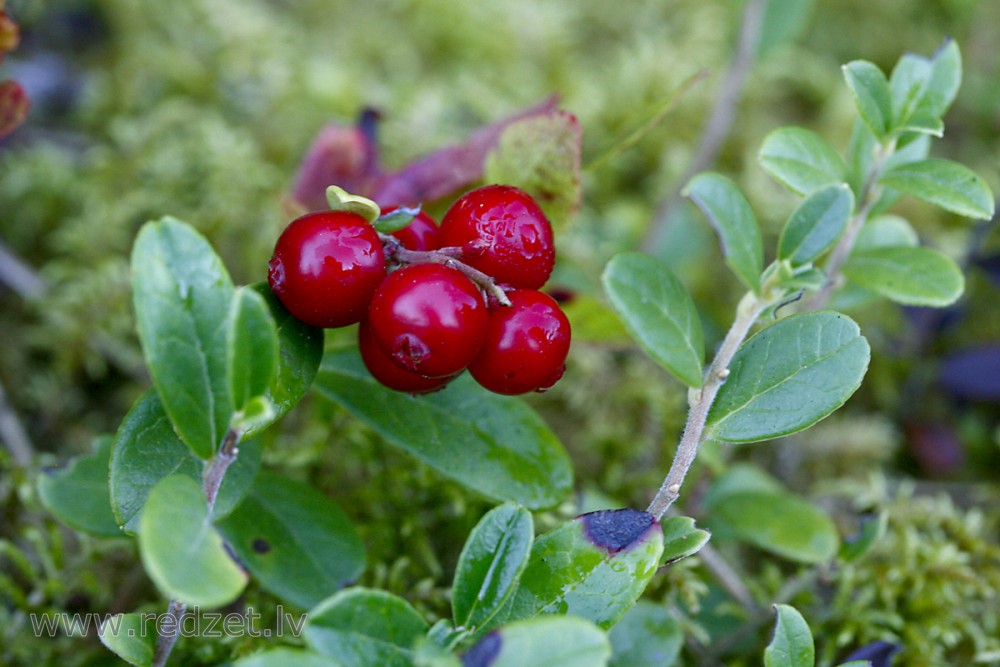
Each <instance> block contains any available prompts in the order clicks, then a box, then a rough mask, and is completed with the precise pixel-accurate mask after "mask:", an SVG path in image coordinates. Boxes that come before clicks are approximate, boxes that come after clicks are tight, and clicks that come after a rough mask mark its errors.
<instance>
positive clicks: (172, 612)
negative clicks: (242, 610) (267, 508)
mask: <svg viewBox="0 0 1000 667" xmlns="http://www.w3.org/2000/svg"><path fill="white" fill-rule="evenodd" d="M242 435H243V434H242V433H241V432H240V430H239V429H235V428H232V427H230V428H229V430H228V431H226V435H225V437H224V438H223V439H222V445H220V446H219V450H218V451H217V452H216V453H215V456H213V457H212V460H211V461H209V462H208V463H207V464H206V465H205V472H204V473H203V474H202V490H203V491H204V492H205V500H206V501H207V502H208V515H209V518H211V516H212V511H213V510H214V509H215V499H216V498H217V497H218V495H219V489H220V488H221V487H222V482H223V480H224V479H225V477H226V471H227V470H229V466H231V465H232V464H233V463H234V462H235V461H236V456H237V455H238V454H239V453H240V450H239V444H240V438H241V437H242ZM186 614H187V605H186V604H185V603H183V602H181V601H180V600H177V599H176V598H171V600H170V603H169V605H168V606H167V615H168V616H170V618H171V624H170V626H168V627H169V628H170V630H171V632H166V633H161V634H160V635H159V637H158V639H157V642H156V654H155V655H154V657H153V663H152V667H163V666H164V665H166V664H167V660H168V659H169V658H170V652H171V651H173V648H174V644H175V643H177V635H178V632H179V631H180V627H181V622H182V621H183V620H184V616H185V615H186Z"/></svg>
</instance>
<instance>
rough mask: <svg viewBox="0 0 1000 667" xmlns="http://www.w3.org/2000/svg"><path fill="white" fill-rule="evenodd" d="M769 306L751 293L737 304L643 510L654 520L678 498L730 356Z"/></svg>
mask: <svg viewBox="0 0 1000 667" xmlns="http://www.w3.org/2000/svg"><path fill="white" fill-rule="evenodd" d="M773 305H774V304H773V302H772V301H771V300H769V299H764V298H760V297H758V296H757V295H756V294H754V293H753V292H748V293H747V294H746V296H744V297H743V300H742V301H740V305H739V306H738V307H737V309H736V319H735V320H734V321H733V325H732V326H731V327H730V328H729V332H728V333H727V334H726V337H725V338H724V339H723V341H722V345H721V346H720V347H719V351H718V352H717V353H716V355H715V359H714V360H712V364H711V365H710V366H709V367H708V370H707V371H706V372H705V379H704V383H703V384H702V387H701V389H697V390H692V392H691V400H690V403H691V407H690V410H689V411H688V418H687V423H686V424H685V425H684V434H683V435H682V436H681V441H680V444H679V445H678V446H677V453H676V454H675V455H674V461H673V463H672V464H671V466H670V471H669V472H668V473H667V477H666V479H664V480H663V484H662V485H661V486H660V490H659V491H657V492H656V496H654V497H653V500H652V502H651V503H650V504H649V508H648V509H647V510H646V511H647V512H649V513H650V514H652V515H653V516H654V517H656V518H657V519H659V518H660V517H662V516H663V513H664V512H666V511H667V509H669V508H670V506H671V505H672V504H673V502H674V501H675V500H677V498H678V497H679V496H680V492H681V484H683V483H684V478H685V477H687V473H688V470H690V468H691V465H692V464H693V463H694V459H695V457H696V456H697V454H698V448H699V447H700V446H701V441H702V436H704V434H705V423H706V421H707V420H708V411H709V410H710V409H711V407H712V403H713V402H715V396H716V395H717V394H718V393H719V389H720V388H721V387H722V384H723V383H724V382H725V381H726V377H728V375H729V362H731V361H732V360H733V355H735V354H736V351H737V350H738V349H739V347H740V344H742V343H743V341H744V339H746V337H747V334H748V333H749V332H750V328H751V327H752V326H753V325H754V323H755V322H756V321H757V318H759V317H760V316H761V315H762V314H763V313H764V311H765V310H767V309H768V308H769V307H771V306H773Z"/></svg>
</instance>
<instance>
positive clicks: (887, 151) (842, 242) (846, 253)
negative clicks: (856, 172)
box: [804, 140, 896, 311]
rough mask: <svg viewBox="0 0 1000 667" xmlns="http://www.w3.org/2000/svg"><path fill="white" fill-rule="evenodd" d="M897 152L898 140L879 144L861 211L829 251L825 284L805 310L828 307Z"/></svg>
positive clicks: (863, 190)
mask: <svg viewBox="0 0 1000 667" xmlns="http://www.w3.org/2000/svg"><path fill="white" fill-rule="evenodd" d="M895 149H896V142H895V140H892V141H890V142H889V143H888V144H886V145H879V146H878V147H877V148H876V152H875V155H874V159H873V160H872V165H871V168H870V169H869V170H868V173H867V174H866V176H865V182H864V183H863V184H862V186H861V192H860V194H859V196H858V212H857V213H855V214H854V216H853V217H852V218H851V219H850V221H848V223H847V227H846V228H844V233H843V234H841V235H840V239H839V240H838V241H837V245H836V247H834V249H833V250H832V251H831V252H830V257H829V259H827V262H826V264H825V265H824V267H823V270H824V271H825V272H826V284H825V285H823V287H822V288H821V289H820V291H819V292H817V293H816V295H815V296H813V297H812V298H811V299H809V301H808V302H807V303H806V305H805V308H804V310H806V311H810V310H820V309H822V308H825V307H826V304H827V302H828V301H829V300H830V297H831V296H833V291H834V290H835V289H836V288H837V286H838V285H839V283H840V272H841V270H842V269H843V268H844V264H846V263H847V259H848V258H849V257H850V256H851V251H852V250H854V245H855V244H856V243H857V241H858V235H859V234H860V233H861V229H862V228H863V227H864V226H865V222H867V221H868V216H869V215H870V214H871V212H872V209H873V208H874V207H875V204H877V203H878V200H879V199H880V198H881V197H882V188H881V187H879V186H878V177H879V175H880V174H881V173H882V168H883V167H884V166H885V161H886V159H887V158H888V157H889V156H890V155H892V153H893V151H894V150H895Z"/></svg>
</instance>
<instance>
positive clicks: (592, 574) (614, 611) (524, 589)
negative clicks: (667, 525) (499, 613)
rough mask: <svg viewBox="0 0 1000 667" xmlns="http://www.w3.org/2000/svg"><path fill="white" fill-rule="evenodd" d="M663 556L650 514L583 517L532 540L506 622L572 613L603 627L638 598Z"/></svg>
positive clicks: (633, 512)
mask: <svg viewBox="0 0 1000 667" xmlns="http://www.w3.org/2000/svg"><path fill="white" fill-rule="evenodd" d="M662 554H663V531H662V529H661V528H660V526H659V524H658V523H657V522H656V520H655V519H654V518H653V516H652V515H651V514H647V513H646V512H639V511H636V510H631V509H622V510H600V511H597V512H591V513H590V514H584V515H583V516H580V517H577V518H576V519H574V520H573V521H570V522H569V523H565V524H563V525H562V526H560V527H558V528H556V529H555V530H552V531H550V532H548V533H546V534H544V535H542V536H541V537H539V538H537V539H536V540H535V544H534V546H532V548H531V558H530V560H529V562H528V567H527V568H526V569H525V571H524V573H523V574H522V575H521V585H520V587H519V588H518V589H517V593H516V594H515V596H514V602H513V605H512V606H511V609H510V612H509V614H508V616H507V619H508V620H516V619H522V618H528V617H531V616H536V615H538V614H572V615H575V616H581V617H583V618H586V619H587V620H589V621H592V622H594V623H596V624H597V625H598V626H600V627H602V628H605V629H607V628H609V627H611V626H612V625H614V624H615V623H616V622H617V621H618V619H620V618H621V617H622V615H623V614H624V613H625V612H626V611H628V609H629V608H631V607H632V605H633V604H635V601H636V600H637V599H639V596H640V595H641V594H642V591H643V589H645V587H646V584H647V583H648V582H649V580H650V579H651V578H652V576H653V574H654V573H655V572H656V568H657V567H659V564H660V556H661V555H662Z"/></svg>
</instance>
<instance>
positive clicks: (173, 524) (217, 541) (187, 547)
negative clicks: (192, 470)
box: [139, 475, 247, 607]
mask: <svg viewBox="0 0 1000 667" xmlns="http://www.w3.org/2000/svg"><path fill="white" fill-rule="evenodd" d="M211 520H212V517H211V512H210V510H209V508H208V504H207V503H206V502H205V496H204V495H203V494H202V490H201V487H200V486H199V485H198V484H197V483H196V482H195V481H193V480H192V479H190V478H189V477H187V476H185V475H170V476H169V477H165V478H163V479H162V480H161V481H160V482H158V483H157V484H156V486H154V487H153V489H152V490H151V491H150V492H149V497H148V498H147V499H146V503H145V505H144V506H143V509H142V516H141V518H140V520H139V553H140V554H141V555H142V563H143V566H144V567H145V569H146V572H147V573H148V574H149V576H150V578H151V579H152V580H153V581H154V582H156V585H157V586H159V588H160V590H162V591H163V592H164V593H165V594H166V595H169V596H170V597H171V598H175V599H178V600H180V601H182V602H184V603H186V604H190V605H199V606H203V607H220V606H222V605H224V604H227V603H229V602H232V601H233V600H235V599H236V596H238V595H239V594H240V592H241V591H242V590H243V587H244V586H245V585H246V582H247V575H246V573H245V572H244V571H243V570H242V569H241V568H240V567H239V566H238V565H237V564H236V563H235V562H233V559H232V558H230V556H229V554H228V553H227V552H226V548H225V546H224V544H223V541H222V537H221V536H220V535H219V533H217V532H216V531H215V529H214V528H213V527H212V525H211ZM164 527H169V529H168V530H164Z"/></svg>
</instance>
